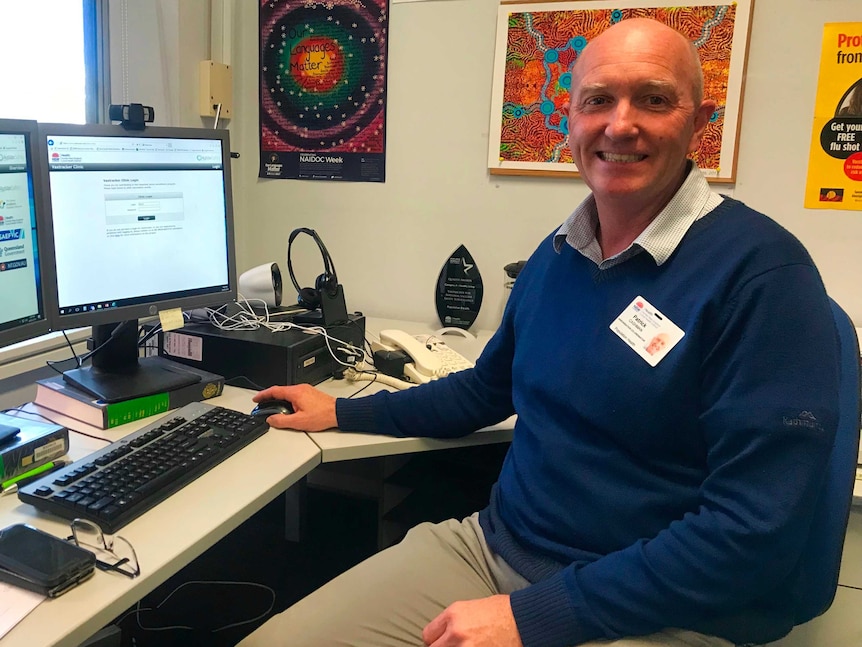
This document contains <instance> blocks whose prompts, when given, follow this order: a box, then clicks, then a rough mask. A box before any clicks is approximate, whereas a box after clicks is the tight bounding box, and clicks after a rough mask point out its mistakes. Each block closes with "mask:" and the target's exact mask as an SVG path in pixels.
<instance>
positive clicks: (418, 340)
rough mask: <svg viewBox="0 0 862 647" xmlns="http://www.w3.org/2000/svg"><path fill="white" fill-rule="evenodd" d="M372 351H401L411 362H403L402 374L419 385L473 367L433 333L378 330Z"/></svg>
mask: <svg viewBox="0 0 862 647" xmlns="http://www.w3.org/2000/svg"><path fill="white" fill-rule="evenodd" d="M371 349H372V351H378V350H388V351H394V350H403V351H404V352H405V353H407V354H408V355H409V356H410V357H411V358H412V359H413V362H412V363H410V364H405V365H404V377H406V378H407V379H408V380H409V381H410V382H413V383H415V384H421V383H424V382H430V381H431V380H436V379H437V378H439V377H445V376H446V375H449V374H450V373H455V372H456V371H463V370H464V369H467V368H472V367H473V362H471V361H470V360H468V359H467V358H466V357H464V356H463V355H461V353H459V352H458V351H456V350H454V349H452V348H450V347H449V346H447V345H446V343H445V342H443V340H441V339H439V338H438V337H435V336H434V335H415V336H414V335H410V334H408V333H406V332H404V331H403V330H382V331H380V340H379V341H376V342H374V341H373V342H371Z"/></svg>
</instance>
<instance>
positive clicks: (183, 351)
mask: <svg viewBox="0 0 862 647" xmlns="http://www.w3.org/2000/svg"><path fill="white" fill-rule="evenodd" d="M203 346H204V341H203V339H201V338H200V337H195V336H194V335H183V334H182V333H178V332H169V333H165V346H164V351H165V354H166V355H170V356H171V357H180V358H182V359H193V360H195V361H196V362H200V361H203V358H204V354H203Z"/></svg>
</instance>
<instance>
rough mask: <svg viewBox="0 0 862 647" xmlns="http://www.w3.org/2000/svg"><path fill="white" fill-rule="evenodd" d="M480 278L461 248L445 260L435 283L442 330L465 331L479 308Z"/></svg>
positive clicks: (470, 257)
mask: <svg viewBox="0 0 862 647" xmlns="http://www.w3.org/2000/svg"><path fill="white" fill-rule="evenodd" d="M483 291H484V290H483V287H482V276H481V275H480V274H479V268H478V267H476V261H474V260H473V257H472V256H470V252H468V251H467V248H466V247H464V245H461V246H460V247H459V248H458V249H456V250H455V251H454V252H452V255H451V256H450V257H449V258H447V259H446V263H445V264H444V265H443V269H442V270H440V276H439V278H438V279H437V293H436V298H435V302H436V304H437V316H438V317H440V323H442V324H443V325H444V326H453V327H455V328H464V329H467V328H469V327H470V326H472V325H473V322H474V321H476V317H478V316H479V308H481V307H482V293H483Z"/></svg>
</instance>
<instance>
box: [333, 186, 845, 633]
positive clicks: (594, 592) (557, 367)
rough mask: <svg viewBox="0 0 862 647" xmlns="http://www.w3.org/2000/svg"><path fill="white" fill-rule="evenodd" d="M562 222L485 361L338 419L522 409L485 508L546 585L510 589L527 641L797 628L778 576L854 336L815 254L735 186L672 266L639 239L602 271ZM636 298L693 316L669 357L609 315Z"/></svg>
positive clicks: (787, 563) (364, 425) (342, 412)
mask: <svg viewBox="0 0 862 647" xmlns="http://www.w3.org/2000/svg"><path fill="white" fill-rule="evenodd" d="M552 238H553V236H549V237H548V238H547V239H545V240H544V241H543V242H542V244H541V245H540V246H539V248H538V249H537V250H536V252H535V253H534V254H533V256H532V257H531V258H530V260H529V262H528V263H527V265H526V266H525V268H524V269H523V271H522V272H521V273H520V274H519V276H518V280H517V281H516V282H515V286H514V289H513V291H512V294H511V296H510V298H509V302H508V304H507V307H506V311H505V313H504V316H503V321H502V323H501V325H500V328H499V330H498V331H497V333H496V334H495V335H494V337H493V338H492V339H491V341H490V342H489V343H488V345H487V346H486V348H485V351H484V352H483V354H482V356H481V357H480V358H479V360H478V361H477V363H476V368H475V369H473V370H470V371H465V372H462V373H459V374H455V375H452V376H450V377H448V378H446V379H444V380H439V381H436V382H432V383H431V384H429V385H426V386H422V387H418V388H414V389H410V390H407V391H403V392H398V393H392V394H390V393H381V394H377V395H374V396H371V397H368V398H360V399H356V400H344V399H341V400H338V402H337V405H336V406H337V416H338V423H339V426H340V427H341V429H344V430H350V431H365V432H372V433H378V434H389V435H395V436H412V435H419V436H430V437H437V438H444V437H456V436H461V435H465V434H468V433H470V432H472V431H474V430H476V429H478V428H481V427H483V426H487V425H490V424H493V423H496V422H499V421H501V420H503V419H505V418H506V417H508V416H509V415H511V414H512V413H513V412H514V413H517V414H518V418H517V424H516V426H515V431H514V439H513V441H512V445H511V447H510V449H509V452H508V455H507V457H506V460H505V463H504V465H503V469H502V471H501V474H500V478H499V480H498V482H497V484H496V485H495V487H494V490H493V493H492V498H491V503H490V505H489V506H488V508H486V509H485V510H483V511H481V513H480V522H481V525H482V528H483V530H484V532H485V536H486V540H487V542H488V544H489V546H490V547H491V548H492V549H493V550H494V551H495V552H496V553H498V554H499V555H501V556H502V557H503V558H504V559H505V560H506V561H507V562H508V563H509V564H510V565H511V566H512V567H513V568H515V570H517V571H518V572H519V573H521V574H522V575H523V576H524V577H525V578H526V579H528V580H529V581H530V582H532V583H533V584H532V585H531V586H529V587H527V588H526V589H523V590H521V591H517V592H515V593H513V594H512V596H511V603H512V609H513V611H514V614H515V620H516V622H517V625H518V630H519V632H520V634H521V639H522V642H523V643H524V645H525V647H534V646H539V645H541V646H543V647H553V646H561V647H562V646H566V645H576V644H580V643H582V642H585V641H588V640H591V639H597V638H618V637H622V636H634V635H643V634H649V633H653V632H655V631H658V630H660V629H662V628H666V627H680V628H687V629H692V630H695V631H700V632H702V633H707V634H711V635H718V636H722V637H725V638H727V639H729V640H731V641H734V642H737V643H743V642H767V641H769V640H773V639H776V638H778V637H780V636H782V635H784V634H785V633H787V632H788V631H789V630H790V627H791V625H792V616H793V609H792V608H789V607H788V605H790V604H791V602H790V600H789V598H788V594H787V593H786V591H785V590H784V588H786V587H784V588H783V587H782V584H783V583H784V582H785V581H786V580H787V578H788V577H789V575H790V573H791V572H792V570H793V568H794V566H795V564H796V562H797V560H798V557H799V553H800V550H801V547H802V545H803V543H804V541H805V539H806V536H807V533H808V527H809V523H810V518H811V511H812V508H813V505H814V502H815V500H816V497H817V494H818V491H819V489H820V487H821V484H822V475H823V473H824V469H825V465H826V462H827V458H828V454H829V450H830V447H831V444H832V439H833V436H834V432H835V425H836V421H837V384H838V375H837V357H838V341H837V333H836V331H835V328H834V325H833V320H832V315H831V312H830V308H829V303H828V299H827V296H826V293H825V290H824V287H823V284H822V282H821V279H820V276H819V274H818V272H817V270H816V268H815V267H814V265H813V263H812V261H811V259H810V257H809V256H808V254H807V253H806V251H805V250H804V249H803V247H802V246H801V244H800V243H799V242H798V241H797V240H796V239H795V238H794V237H793V236H792V235H790V234H789V233H788V232H787V231H785V230H784V229H782V228H781V227H780V226H778V225H777V224H776V223H775V222H773V221H772V220H770V219H769V218H767V217H766V216H763V215H762V214H758V213H756V212H754V211H752V210H751V209H749V208H748V207H746V206H744V205H742V204H741V203H739V202H736V201H734V200H730V199H726V200H725V201H724V202H723V203H722V204H721V205H720V206H719V207H718V208H716V209H715V210H714V211H712V212H711V213H710V214H709V215H707V216H705V217H704V218H701V219H700V220H698V221H697V222H696V223H694V224H693V225H692V227H691V228H690V229H689V231H688V233H687V234H686V236H685V238H684V239H683V240H682V242H681V243H680V245H679V247H678V248H677V249H676V251H675V252H674V254H673V255H672V256H671V257H670V258H669V259H668V260H667V261H666V262H665V263H664V264H662V265H661V266H657V265H656V264H655V262H654V261H653V259H652V258H651V257H650V256H649V254H646V253H641V254H638V255H636V256H635V257H633V258H631V259H629V260H627V261H625V262H624V263H621V264H619V265H617V266H614V267H612V268H610V269H607V270H604V271H600V270H599V269H598V268H597V267H596V265H595V264H594V263H593V262H591V261H589V260H587V259H586V258H585V257H583V256H582V255H581V254H580V253H578V252H577V251H575V250H574V249H572V248H571V247H569V246H568V245H564V246H563V248H562V250H561V251H560V253H557V252H555V251H554V248H553V240H552ZM636 296H641V297H643V298H644V299H646V300H647V301H648V302H649V303H650V304H652V305H653V306H654V307H655V308H657V309H658V310H660V311H661V312H662V313H664V315H665V316H666V317H668V318H669V319H670V320H671V321H672V322H673V323H674V324H676V325H677V326H679V328H681V329H682V330H683V331H684V332H685V336H684V337H683V338H682V340H681V341H680V342H679V343H678V344H677V345H676V346H675V347H673V348H672V349H671V350H670V352H669V353H668V354H667V355H666V356H665V357H664V358H663V359H662V360H661V361H660V362H659V363H658V365H657V366H655V367H651V366H650V365H649V364H648V363H647V362H646V361H644V359H643V358H642V357H640V356H639V355H638V354H637V353H636V352H634V350H633V349H632V348H630V347H629V346H628V344H626V343H625V342H624V341H623V340H622V339H620V338H619V337H618V336H617V335H616V334H614V333H613V332H612V331H611V330H610V328H609V326H610V325H611V323H612V322H613V321H614V320H615V319H616V318H617V317H618V316H619V315H620V314H621V313H622V312H623V311H624V310H625V309H626V307H627V306H628V305H629V304H630V303H631V302H632V300H633V299H634V298H635V297H636ZM812 416H813V418H812ZM813 420H816V422H812V421H813Z"/></svg>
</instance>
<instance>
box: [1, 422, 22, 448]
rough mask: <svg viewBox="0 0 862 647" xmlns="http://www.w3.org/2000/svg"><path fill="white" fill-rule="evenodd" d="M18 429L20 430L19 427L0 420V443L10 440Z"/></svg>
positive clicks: (16, 433)
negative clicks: (5, 423)
mask: <svg viewBox="0 0 862 647" xmlns="http://www.w3.org/2000/svg"><path fill="white" fill-rule="evenodd" d="M19 431H21V429H20V427H13V426H12V425H4V424H3V423H2V422H0V445H2V444H3V443H5V442H8V441H10V440H12V439H13V438H14V437H15V436H17V435H18V432H19Z"/></svg>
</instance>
